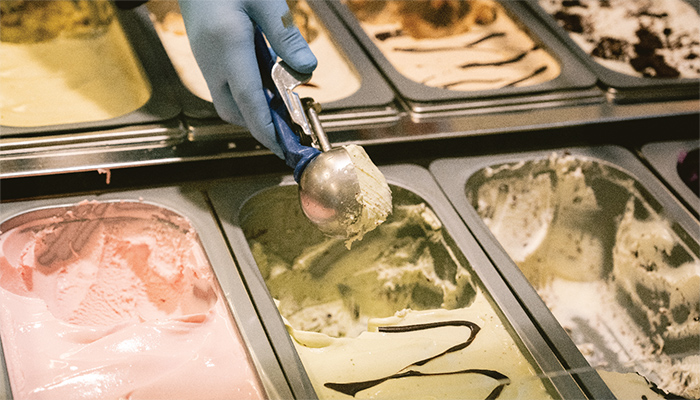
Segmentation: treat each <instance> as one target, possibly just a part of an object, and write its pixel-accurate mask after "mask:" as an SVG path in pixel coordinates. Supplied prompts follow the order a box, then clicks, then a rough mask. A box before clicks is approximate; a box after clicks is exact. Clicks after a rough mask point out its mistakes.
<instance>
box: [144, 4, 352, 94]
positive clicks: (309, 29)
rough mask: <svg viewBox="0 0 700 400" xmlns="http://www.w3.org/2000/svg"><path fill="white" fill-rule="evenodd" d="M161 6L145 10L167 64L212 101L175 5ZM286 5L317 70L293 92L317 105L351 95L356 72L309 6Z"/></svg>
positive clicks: (186, 85) (190, 87) (152, 5)
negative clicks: (171, 65) (151, 22)
mask: <svg viewBox="0 0 700 400" xmlns="http://www.w3.org/2000/svg"><path fill="white" fill-rule="evenodd" d="M161 3H164V4H158V2H155V4H149V9H150V10H151V20H152V21H153V24H154V26H155V29H156V32H157V33H158V36H159V38H160V40H161V43H162V44H163V47H164V48H165V50H166V52H167V53H168V57H169V58H170V61H171V62H172V63H173V66H174V67H175V70H176V71H177V73H178V75H179V76H180V79H181V80H182V82H183V84H184V85H185V87H187V89H188V90H189V91H190V92H192V93H193V94H194V95H196V96H197V97H199V98H201V99H203V100H206V101H212V97H211V93H210V92H209V88H208V87H207V84H206V81H205V80H204V76H203V75H202V72H201V70H200V69H199V66H198V65H197V61H196V60H195V58H194V54H192V50H191V48H190V43H189V39H188V38H187V34H186V32H185V24H184V21H183V19H182V14H180V10H179V8H178V7H177V2H175V1H171V2H161ZM288 3H289V4H290V9H291V10H292V13H293V15H294V17H295V22H296V24H297V26H298V27H299V30H300V31H301V32H302V35H304V37H305V39H306V41H307V42H308V43H309V47H310V48H311V51H312V52H313V53H314V55H315V56H316V58H317V59H318V67H317V68H316V70H315V71H314V73H313V77H312V78H311V81H309V82H308V83H306V84H303V85H300V86H299V87H297V88H296V89H295V92H297V93H298V94H299V96H300V97H312V98H313V99H314V100H316V101H317V102H318V103H329V102H332V101H336V100H340V99H343V98H346V97H348V96H350V95H352V94H353V93H355V92H356V91H357V90H358V89H359V88H360V85H361V80H360V77H359V75H358V73H357V71H355V70H354V68H353V67H352V66H351V64H350V63H349V62H348V60H347V59H346V58H345V56H344V55H343V54H342V53H341V52H340V51H339V50H338V48H337V47H336V45H335V43H333V40H332V39H331V37H330V35H329V34H328V32H327V31H326V29H325V27H324V26H323V25H322V24H321V22H320V21H319V20H318V18H317V17H316V15H315V14H314V13H313V11H312V10H311V8H310V7H309V5H308V4H307V3H306V2H305V1H303V0H302V1H290V2H288Z"/></svg>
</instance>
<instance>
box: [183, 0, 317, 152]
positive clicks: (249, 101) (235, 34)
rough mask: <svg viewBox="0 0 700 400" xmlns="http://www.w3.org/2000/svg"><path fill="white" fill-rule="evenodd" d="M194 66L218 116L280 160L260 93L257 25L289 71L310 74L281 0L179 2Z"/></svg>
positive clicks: (311, 63)
mask: <svg viewBox="0 0 700 400" xmlns="http://www.w3.org/2000/svg"><path fill="white" fill-rule="evenodd" d="M179 4H180V9H181V11H182V16H183V18H184V21H185V29H186V30H187V36H188V38H189V40H190V44H191V46H192V51H193V53H194V56H195V59H196V60H197V64H199V68H200V69H201V70H202V74H203V75H204V78H205V79H206V81H207V86H209V91H210V92H211V95H212V99H213V101H214V107H215V108H216V111H217V112H218V114H219V116H220V117H221V118H222V119H223V120H225V121H227V122H230V123H233V124H237V125H242V126H245V127H247V128H248V130H250V132H251V134H252V135H253V137H255V138H256V139H257V140H258V141H259V142H260V143H261V144H262V145H263V146H265V147H267V148H268V149H270V150H271V151H272V152H273V153H275V154H276V155H277V156H279V157H280V158H284V155H283V154H282V149H281V148H280V146H279V144H278V143H277V138H276V134H275V128H274V126H273V124H272V117H271V116H270V110H269V108H268V104H267V101H266V99H265V95H264V92H263V85H262V80H261V78H260V71H259V68H258V63H257V59H256V56H255V46H254V27H255V24H257V25H258V26H259V27H260V29H261V30H262V31H263V33H264V34H265V36H266V38H267V40H268V41H269V43H270V45H271V47H272V50H273V56H274V54H275V53H276V54H277V55H279V56H280V58H281V59H282V60H284V61H285V62H286V63H287V64H289V66H290V67H292V68H293V69H295V70H297V71H299V72H302V73H311V72H312V71H313V70H314V69H315V68H316V64H317V61H316V57H315V56H314V55H313V53H312V52H311V49H309V45H308V44H307V43H306V41H305V40H304V38H303V37H302V36H301V33H300V32H299V29H298V28H297V27H296V26H294V25H293V19H292V15H291V13H290V12H289V7H288V6H287V3H286V1H285V0H264V1H262V0H179Z"/></svg>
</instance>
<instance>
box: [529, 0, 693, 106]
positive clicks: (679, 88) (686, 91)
mask: <svg viewBox="0 0 700 400" xmlns="http://www.w3.org/2000/svg"><path fill="white" fill-rule="evenodd" d="M682 1H686V2H687V3H689V4H691V5H692V6H693V8H695V9H696V10H697V11H699V12H700V2H699V1H697V0H682ZM525 4H527V6H528V8H530V9H531V10H532V12H533V13H534V14H535V15H536V16H537V18H538V19H539V20H540V21H542V23H543V24H545V25H547V26H548V27H549V29H550V30H552V31H553V32H554V33H555V35H556V36H557V37H558V38H559V40H561V42H562V43H563V44H564V45H565V46H566V48H568V49H569V50H570V51H571V52H572V53H574V54H575V55H576V56H577V57H578V58H579V59H580V60H581V61H582V62H583V63H585V65H586V66H587V67H588V68H589V69H590V70H591V71H592V72H593V73H594V74H595V75H596V77H597V79H598V80H599V82H600V84H601V86H602V88H603V90H606V91H607V95H608V96H609V97H610V98H612V99H613V101H615V102H617V103H621V104H622V103H631V102H639V101H663V100H678V99H692V98H697V97H698V85H700V79H691V78H642V77H637V76H632V75H627V74H623V73H620V72H617V71H613V70H611V69H609V68H607V67H604V66H603V65H601V64H600V63H598V62H597V61H596V60H595V59H594V58H593V57H592V56H590V55H589V54H586V52H585V51H584V50H583V49H582V48H581V47H580V46H579V45H578V44H576V42H575V41H574V40H573V39H571V36H569V33H568V32H567V31H566V30H565V29H564V28H562V27H561V26H560V25H559V24H558V23H557V21H556V20H555V19H554V18H553V17H552V16H551V15H549V14H548V13H547V11H545V10H544V9H543V8H542V7H541V6H540V5H539V4H538V2H537V0H525Z"/></svg>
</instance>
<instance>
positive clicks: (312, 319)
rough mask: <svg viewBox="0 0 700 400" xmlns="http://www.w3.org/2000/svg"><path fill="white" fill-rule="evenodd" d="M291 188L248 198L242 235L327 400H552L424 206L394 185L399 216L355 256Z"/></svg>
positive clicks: (373, 233) (395, 213)
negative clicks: (310, 217) (323, 229)
mask: <svg viewBox="0 0 700 400" xmlns="http://www.w3.org/2000/svg"><path fill="white" fill-rule="evenodd" d="M285 189H287V190H285ZM289 189H293V187H287V188H284V187H278V188H275V189H273V190H270V191H267V192H265V193H261V194H258V195H256V197H255V198H253V199H251V200H250V202H249V203H247V204H246V206H245V207H244V209H243V210H242V212H241V215H243V218H242V219H243V222H242V227H243V230H244V233H245V235H246V238H247V240H248V243H249V245H250V248H251V252H252V254H253V257H254V258H255V261H256V263H257V265H258V268H259V269H260V273H261V276H262V277H263V279H264V280H265V284H266V285H267V288H268V289H269V291H270V294H271V295H272V297H273V298H274V299H275V300H276V302H277V308H278V310H279V312H280V314H281V315H282V317H283V318H284V320H285V323H286V324H287V329H288V332H289V333H290V335H291V336H292V339H293V343H294V345H295V347H296V349H297V352H298V354H299V356H300V358H301V360H302V363H303V365H304V368H305V369H306V372H307V374H308V375H309V378H310V379H311V382H312V384H313V387H314V389H315V391H316V393H317V394H318V396H319V397H320V398H322V399H347V398H351V397H354V398H402V399H403V398H431V397H435V398H444V399H449V398H452V399H463V398H464V397H465V393H469V398H483V399H486V398H549V397H550V396H549V395H548V394H547V392H546V390H545V387H544V385H543V383H542V381H541V379H540V377H538V375H537V373H536V372H535V370H534V369H533V367H532V365H531V364H530V363H529V362H528V361H527V359H526V356H525V355H524V354H523V353H522V352H521V350H520V348H519V346H518V345H517V344H516V342H515V340H514V339H513V337H511V336H510V333H509V331H508V329H506V327H505V325H504V323H503V322H502V320H501V318H500V317H499V316H498V314H497V311H496V310H495V309H494V307H493V306H492V305H491V303H490V302H489V300H488V299H487V297H486V296H487V295H486V294H485V293H483V292H482V291H481V290H480V289H478V288H477V286H476V283H475V282H474V281H473V280H472V279H473V277H472V275H471V272H470V270H468V269H467V265H468V262H467V260H466V259H465V258H464V255H462V254H461V253H460V252H459V251H458V250H457V248H456V246H455V244H454V242H453V241H452V239H451V238H450V237H449V234H448V233H447V232H446V230H445V229H444V227H443V224H442V222H441V221H440V219H439V218H438V216H437V215H436V214H435V212H434V211H433V210H432V209H431V208H430V207H429V206H428V205H427V204H425V203H424V202H421V201H420V199H419V198H417V196H414V195H413V194H411V193H410V192H408V191H407V190H405V189H402V188H399V187H396V186H392V188H391V189H392V192H393V193H392V196H393V200H392V201H393V203H394V205H393V208H394V211H393V213H392V214H391V215H390V216H389V217H388V218H387V221H385V222H384V223H383V224H381V225H379V226H378V227H377V229H374V230H373V231H371V232H368V233H367V235H366V236H365V238H364V239H363V240H361V241H359V242H357V243H355V244H354V245H353V246H352V248H351V249H348V248H347V247H346V246H344V243H343V240H342V239H336V238H328V237H325V236H323V235H322V234H321V233H319V232H317V229H315V227H314V226H313V225H312V224H311V223H310V222H309V221H307V220H306V219H305V218H303V216H302V215H301V213H300V212H299V211H296V210H295V207H293V205H294V198H295V193H294V191H293V190H289Z"/></svg>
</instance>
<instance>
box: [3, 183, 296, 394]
mask: <svg viewBox="0 0 700 400" xmlns="http://www.w3.org/2000/svg"><path fill="white" fill-rule="evenodd" d="M0 220H1V221H2V222H1V223H0V232H1V233H0V270H1V275H0V297H1V300H0V339H1V341H2V349H3V354H4V361H5V363H4V365H3V369H2V371H3V373H2V375H3V378H4V379H3V380H1V382H3V383H4V385H2V387H1V388H0V390H2V394H3V398H16V399H19V398H37V396H39V397H42V396H49V397H55V398H63V399H68V398H96V397H103V396H104V397H110V398H134V399H136V398H150V399H153V398H177V399H186V398H192V399H201V398H211V399H230V398H231V396H233V397H234V398H249V399H262V398H291V392H290V388H289V385H288V384H287V381H286V379H285V378H284V375H283V374H282V370H281V369H280V367H279V364H278V362H277V359H276V358H275V355H274V352H273V349H272V347H271V344H270V343H269V341H268V340H267V337H266V336H265V333H264V331H263V330H262V325H261V324H260V322H259V320H258V318H257V314H256V312H255V309H254V307H253V305H252V303H251V302H250V298H249V297H248V294H247V291H246V289H245V286H244V284H243V282H242V280H241V279H240V275H239V274H238V272H237V271H238V269H237V268H236V265H235V263H234V260H233V258H232V256H231V254H230V252H229V251H228V249H227V246H226V243H225V240H224V237H223V235H222V233H221V231H220V230H219V228H218V226H217V224H216V222H215V220H214V218H213V216H212V214H211V210H210V208H208V206H207V203H206V201H205V197H204V195H203V194H202V192H201V191H198V190H196V189H194V188H186V187H162V188H156V189H143V190H131V191H121V192H111V193H102V194H96V195H88V196H70V197H58V198H53V199H44V200H28V201H22V202H14V203H11V204H3V205H2V215H1V219H0ZM10 387H11V389H12V390H11V391H10ZM13 396H14V397H13Z"/></svg>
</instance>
